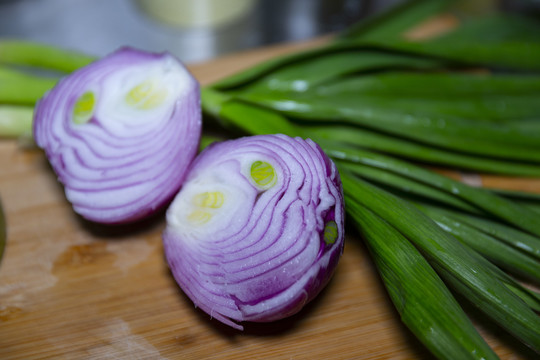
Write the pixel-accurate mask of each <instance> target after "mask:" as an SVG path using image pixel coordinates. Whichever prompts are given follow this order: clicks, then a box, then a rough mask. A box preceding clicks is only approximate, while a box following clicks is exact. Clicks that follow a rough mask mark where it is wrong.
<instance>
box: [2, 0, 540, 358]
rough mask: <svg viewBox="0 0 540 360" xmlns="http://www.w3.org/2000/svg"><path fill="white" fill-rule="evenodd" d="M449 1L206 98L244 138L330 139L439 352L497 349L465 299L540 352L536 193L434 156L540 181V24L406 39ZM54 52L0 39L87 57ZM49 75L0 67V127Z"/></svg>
mask: <svg viewBox="0 0 540 360" xmlns="http://www.w3.org/2000/svg"><path fill="white" fill-rule="evenodd" d="M454 3H455V2H453V1H429V0H425V1H424V0H421V1H412V2H409V3H407V4H405V5H403V6H402V7H400V8H399V9H396V10H395V11H391V12H390V13H388V14H385V15H383V16H382V17H379V18H376V19H374V20H371V21H368V22H364V23H361V24H358V25H357V26H355V27H353V28H351V29H349V31H347V32H345V33H343V34H342V35H341V36H340V37H337V38H336V39H335V40H334V41H332V42H331V43H329V44H327V45H324V46H322V47H319V48H316V49H313V50H309V51H306V52H301V53H296V54H293V55H288V56H285V57H280V58H276V59H273V60H271V61H268V62H266V63H263V64H260V65H258V66H255V67H253V68H251V69H249V70H247V71H245V72H242V73H240V74H238V75H235V76H232V77H229V78H227V79H225V80H222V81H220V82H218V83H216V84H213V85H211V86H209V87H206V88H204V89H203V90H202V106H203V110H204V111H205V113H206V115H207V116H208V118H209V119H210V118H214V119H217V120H218V122H217V124H218V125H219V126H221V127H225V128H227V129H229V130H231V132H232V133H234V134H237V133H240V134H251V135H256V134H273V133H283V134H287V135H289V136H301V137H304V138H308V137H309V138H311V139H313V140H314V141H316V142H317V143H319V144H320V145H321V146H322V147H323V149H324V150H325V152H326V153H327V154H328V155H330V156H331V157H332V158H333V160H334V161H335V162H336V164H337V165H338V167H339V169H340V173H341V178H342V180H343V187H344V192H345V196H346V199H345V200H346V209H347V213H348V216H349V218H350V220H351V221H352V222H353V223H354V224H355V225H356V226H357V228H358V230H359V232H360V234H361V235H362V237H363V238H364V239H365V241H366V243H367V245H368V248H369V250H370V252H371V254H372V257H373V259H374V261H375V263H376V265H377V267H378V269H379V272H380V275H381V278H382V280H383V282H384V284H385V286H386V288H387V290H388V292H389V295H390V297H391V298H392V301H393V302H394V304H395V306H396V308H397V309H398V312H399V313H400V315H401V319H402V321H403V322H404V323H405V324H406V325H407V326H408V327H409V329H410V330H411V331H412V332H413V333H414V334H415V336H417V337H418V338H419V339H420V340H421V341H422V342H423V343H424V345H425V346H426V347H427V348H428V349H429V350H430V351H431V352H432V353H433V354H435V355H436V356H437V357H439V358H441V359H468V358H471V359H493V358H497V355H496V354H495V353H494V352H493V351H492V349H490V347H489V346H488V345H487V344H486V343H485V341H484V340H483V339H482V337H481V336H480V335H479V334H478V332H477V330H476V329H475V327H474V325H473V324H472V322H471V320H469V317H468V316H467V315H466V313H465V312H464V310H462V308H461V306H460V304H459V303H458V301H457V300H456V298H455V297H454V295H455V294H456V293H457V294H460V299H467V300H468V301H470V302H471V303H472V304H473V305H474V306H476V307H477V308H478V309H479V310H480V311H482V312H484V313H485V314H486V315H487V317H489V318H491V319H492V320H493V321H494V322H495V323H497V324H498V325H499V326H500V327H502V328H504V329H506V330H507V331H508V332H509V333H510V334H512V335H513V336H514V337H516V338H517V339H519V340H520V341H522V342H523V343H524V344H526V345H527V346H528V347H530V348H531V349H532V350H533V351H535V352H537V353H540V317H539V316H538V314H537V312H539V311H540V294H539V293H538V292H537V291H535V290H533V287H534V286H536V285H538V284H540V221H538V219H539V218H540V195H539V194H532V193H527V192H517V191H503V190H496V189H485V188H478V187H471V186H469V185H466V184H464V183H461V182H459V181H456V180H453V179H451V178H449V177H446V176H444V175H441V174H440V173H439V172H434V171H432V170H429V169H428V168H427V167H426V166H425V165H428V166H430V167H433V166H435V167H437V168H450V169H455V170H460V171H470V172H475V173H492V174H499V175H505V176H520V177H540V121H539V119H540V102H539V101H538V100H537V99H538V97H539V96H540V42H539V41H538V39H536V38H535V34H538V33H540V24H539V23H537V22H535V21H533V20H531V19H528V18H523V17H518V16H509V15H501V14H495V15H493V16H490V17H482V18H480V19H465V21H464V23H463V24H462V25H461V26H460V27H459V28H458V29H456V30H453V31H452V32H450V33H447V34H444V35H441V36H438V37H436V38H434V39H430V40H426V41H421V42H413V41H405V40H403V38H402V37H401V36H400V35H401V34H402V33H404V32H405V31H406V30H408V29H410V28H412V27H414V26H415V25H417V24H418V23H419V22H420V21H422V20H424V19H426V18H427V17H428V16H431V15H434V14H437V13H440V12H442V11H444V12H448V11H453V10H455V9H456V8H452V6H453V5H454ZM46 49H47V51H50V53H49V54H47V53H46V52H45V49H42V50H40V48H39V47H38V46H37V45H35V44H21V43H18V42H14V43H7V42H4V43H2V44H0V63H1V62H11V63H16V64H19V65H20V64H23V65H35V64H33V63H32V61H33V60H34V58H33V56H34V55H35V54H39V59H40V60H39V61H44V59H51V63H50V64H45V66H46V67H48V68H52V69H56V70H61V71H67V72H69V71H72V70H75V69H77V68H78V67H80V66H82V65H84V64H86V63H88V62H90V61H92V59H91V58H89V57H85V56H83V55H78V54H72V53H68V54H69V56H67V55H66V54H64V53H63V52H62V50H59V49H50V48H48V47H47V48H46ZM49 55H50V56H49ZM58 59H61V61H58V62H56V61H55V60H58ZM42 65H43V64H42ZM54 81H55V80H54V79H52V80H51V79H50V78H43V77H38V76H34V75H26V74H23V73H21V72H16V71H15V70H11V69H8V68H0V99H1V100H2V102H1V103H2V105H0V131H2V132H3V134H4V135H11V136H14V135H20V134H22V133H24V132H25V131H29V130H30V128H29V124H30V121H31V113H32V106H33V103H34V102H35V101H36V100H37V99H38V98H39V97H40V96H41V94H43V92H44V91H46V90H47V89H48V88H50V87H51V86H52V84H53V83H54ZM6 89H8V90H6ZM19 90H20V91H19ZM8 120H10V121H8ZM2 122H4V125H2ZM209 123H210V121H209V120H207V125H206V126H207V130H208V124H209ZM10 124H11V125H10ZM2 126H5V127H4V128H1V127H2ZM530 284H532V286H529V285H530Z"/></svg>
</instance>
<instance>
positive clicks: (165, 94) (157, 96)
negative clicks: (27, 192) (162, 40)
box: [34, 48, 201, 223]
mask: <svg viewBox="0 0 540 360" xmlns="http://www.w3.org/2000/svg"><path fill="white" fill-rule="evenodd" d="M200 136H201V109H200V90H199V84H198V82H197V81H196V79H195V78H194V77H193V76H192V75H191V74H190V73H189V72H188V70H187V69H186V68H185V67H184V66H183V65H182V64H181V62H180V61H179V60H177V59H176V58H175V57H173V56H172V55H170V54H168V53H163V54H153V53H147V52H143V51H139V50H135V49H131V48H122V49H119V50H117V51H116V52H114V53H112V54H110V55H108V56H106V57H104V58H102V59H100V60H98V61H95V62H93V63H91V64H90V65H88V66H86V67H84V68H82V69H80V70H78V71H76V72H74V73H72V74H70V75H68V76H66V77H65V78H63V79H62V80H61V81H60V82H59V83H58V84H57V85H56V86H55V87H54V88H53V89H52V90H51V91H49V92H48V93H47V94H45V96H44V97H43V98H42V99H41V100H40V101H39V102H38V104H37V106H36V109H35V115H34V138H35V141H36V143H37V145H38V146H40V147H41V148H43V149H44V150H45V153H46V155H47V158H48V160H49V162H50V163H51V165H52V167H53V169H54V171H55V172H56V174H57V175H58V179H59V181H60V182H61V183H62V184H63V185H64V188H65V193H66V197H67V199H68V200H69V201H70V202H71V203H72V205H73V208H74V210H75V211H76V212H77V213H79V214H80V215H81V216H83V217H84V218H86V219H88V220H91V221H94V222H99V223H126V222H131V221H135V220H139V219H141V218H143V217H145V216H147V215H150V214H153V213H154V212H155V211H157V210H159V209H160V208H162V207H163V206H165V205H166V204H167V203H168V202H169V201H170V200H171V199H172V198H173V197H174V195H175V194H176V193H177V192H178V189H179V188H180V185H181V184H182V181H183V180H184V178H185V174H186V169H187V167H188V166H189V164H190V163H191V161H192V160H193V158H194V157H195V155H196V152H197V149H198V144H199V140H200Z"/></svg>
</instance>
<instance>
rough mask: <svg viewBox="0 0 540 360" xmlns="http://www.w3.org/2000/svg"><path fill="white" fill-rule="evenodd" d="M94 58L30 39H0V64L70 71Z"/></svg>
mask: <svg viewBox="0 0 540 360" xmlns="http://www.w3.org/2000/svg"><path fill="white" fill-rule="evenodd" d="M95 59H96V58H95V57H93V56H89V55H85V54H81V53H79V52H76V51H69V50H64V49H60V48H58V47H56V46H52V45H45V44H40V43H36V42H31V41H21V40H15V39H14V40H8V39H2V40H0V64H7V65H17V66H25V67H35V68H39V69H47V70H57V71H62V72H72V71H75V70H77V69H79V68H81V67H83V66H85V65H88V64H89V63H91V62H92V61H94V60H95Z"/></svg>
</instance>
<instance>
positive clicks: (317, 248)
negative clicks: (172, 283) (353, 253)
mask: <svg viewBox="0 0 540 360" xmlns="http://www.w3.org/2000/svg"><path fill="white" fill-rule="evenodd" d="M163 241H164V249H165V255H166V258H167V261H168V264H169V267H170V269H171V272H172V274H173V276H174V277H175V279H176V281H177V282H178V284H179V285H180V287H181V288H182V290H183V291H184V292H185V293H186V294H187V295H188V296H189V297H190V298H191V300H192V301H193V302H194V303H195V305H196V306H198V307H200V308H201V309H202V310H204V311H205V312H206V313H208V314H209V315H210V316H211V317H213V318H216V319H218V320H219V321H221V322H223V323H225V324H227V325H230V326H232V327H234V328H237V329H242V326H240V325H238V324H237V322H242V321H253V322H267V321H274V320H278V319H281V318H284V317H287V316H290V315H292V314H294V313H296V312H298V311H299V310H300V309H301V308H302V307H303V306H304V305H305V304H306V303H307V302H309V301H310V300H311V299H313V298H314V297H315V296H316V295H317V294H318V293H319V292H320V291H321V290H322V288H323V287H324V286H325V285H326V283H327V282H328V281H329V279H330V277H331V275H332V273H333V271H334V269H335V267H336V265H337V263H338V260H339V258H340V256H341V253H342V251H343V242H344V204H343V194H342V187H341V181H340V178H339V174H338V171H337V169H336V166H335V165H334V163H333V162H332V161H331V160H330V159H329V158H328V157H327V156H326V155H325V154H324V152H323V151H322V150H321V148H320V147H319V146H318V145H317V144H315V143H314V142H313V141H311V140H303V139H301V138H290V137H287V136H284V135H259V136H252V137H245V138H240V139H237V140H230V141H226V142H222V143H216V144H213V145H211V146H210V147H208V148H207V149H206V150H205V151H203V152H202V153H201V154H200V155H199V156H198V157H197V158H196V159H195V161H194V162H193V164H192V167H191V168H190V171H189V174H188V176H187V177H186V180H185V182H184V184H183V186H182V189H181V190H180V192H179V193H178V195H177V196H176V197H175V199H174V200H173V202H172V204H171V206H170V207H169V209H168V210H167V228H166V230H165V232H164V234H163Z"/></svg>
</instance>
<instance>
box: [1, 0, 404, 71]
mask: <svg viewBox="0 0 540 360" xmlns="http://www.w3.org/2000/svg"><path fill="white" fill-rule="evenodd" d="M138 1H141V0H137V1H135V0H17V1H13V0H0V37H3V38H6V37H12V38H13V37H15V38H22V39H28V40H35V41H41V42H45V43H50V44H55V45H59V46H63V47H67V48H72V49H75V50H81V51H85V52H87V53H90V54H93V55H98V56H102V55H105V54H107V53H109V52H111V51H113V50H114V49H116V48H117V47H119V46H122V45H129V46H134V47H138V48H141V49H145V50H149V51H163V50H168V51H171V52H172V53H174V54H176V55H177V56H179V57H180V58H181V59H182V60H183V61H184V62H188V63H189V62H198V61H202V60H207V59H210V58H213V57H215V56H218V55H221V54H225V53H228V52H233V51H238V50H243V49H247V48H250V47H255V46H261V45H265V44H271V43H277V42H285V41H297V40H304V39H306V38H310V37H314V36H317V35H321V34H325V33H328V32H331V31H336V30H340V29H342V28H344V27H346V26H347V25H349V24H351V23H352V22H354V21H356V20H358V19H360V18H362V17H363V16H365V15H366V13H367V12H368V11H371V10H369V9H370V7H369V4H370V3H371V2H368V1H367V0H252V1H253V2H254V5H253V6H252V7H251V8H250V9H249V11H247V12H246V13H245V14H244V15H243V16H240V17H237V18H235V19H234V20H231V21H229V22H226V23H222V24H219V25H217V26H211V25H207V26H195V25H194V26H187V25H178V26H175V25H171V24H170V23H169V22H161V21H159V20H157V19H156V18H155V16H151V15H149V13H148V12H147V11H146V12H145V11H143V8H142V7H141V6H140V3H139V2H138ZM179 1H180V0H179ZM183 1H184V2H185V1H187V0H183ZM191 1H199V2H200V1H201V0H191ZM221 1H226V0H221ZM395 2H398V0H393V1H390V0H387V1H373V3H374V4H376V5H373V6H371V9H372V10H377V11H379V10H381V9H382V8H383V7H385V4H387V3H395Z"/></svg>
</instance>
